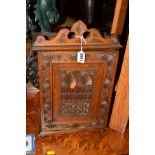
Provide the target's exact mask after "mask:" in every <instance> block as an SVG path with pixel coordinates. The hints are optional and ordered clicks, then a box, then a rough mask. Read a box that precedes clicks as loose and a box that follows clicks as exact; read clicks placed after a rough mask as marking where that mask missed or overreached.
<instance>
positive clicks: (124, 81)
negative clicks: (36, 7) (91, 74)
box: [109, 42, 129, 133]
mask: <svg viewBox="0 0 155 155" xmlns="http://www.w3.org/2000/svg"><path fill="white" fill-rule="evenodd" d="M128 118H129V42H128V43H127V45H126V50H125V55H124V60H123V64H122V69H121V74H120V78H119V81H118V86H117V89H116V96H115V101H114V106H113V111H112V115H111V119H110V124H109V126H110V128H111V129H114V130H116V131H118V132H121V133H124V132H125V129H126V126H127V123H128Z"/></svg>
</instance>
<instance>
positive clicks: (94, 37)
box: [34, 20, 119, 47]
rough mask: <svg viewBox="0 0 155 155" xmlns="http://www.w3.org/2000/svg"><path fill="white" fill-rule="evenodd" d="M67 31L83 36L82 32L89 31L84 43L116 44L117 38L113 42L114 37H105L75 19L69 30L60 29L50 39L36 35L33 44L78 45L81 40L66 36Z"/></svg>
mask: <svg viewBox="0 0 155 155" xmlns="http://www.w3.org/2000/svg"><path fill="white" fill-rule="evenodd" d="M69 33H74V34H75V35H76V36H79V37H80V36H84V33H89V35H88V36H87V37H85V36H84V37H85V40H86V44H88V45H89V44H91V45H93V44H106V45H107V44H109V45H110V44H117V45H119V44H118V42H117V39H116V41H115V43H114V42H113V39H114V37H112V38H113V39H112V40H111V39H105V38H103V37H102V36H101V34H100V32H99V31H98V30H97V29H95V28H91V29H87V26H86V25H85V24H84V23H83V22H82V21H81V20H79V21H77V22H76V23H74V25H73V26H72V28H71V30H69V29H66V28H65V29H61V30H60V31H59V33H58V34H57V36H56V37H55V38H52V39H50V40H46V39H45V38H44V37H43V36H38V37H37V40H36V41H35V43H34V45H35V46H36V47H37V46H55V45H59V46H63V45H69V44H70V45H73V44H74V45H80V42H81V40H80V39H79V38H78V37H75V35H74V38H72V39H70V38H68V35H69Z"/></svg>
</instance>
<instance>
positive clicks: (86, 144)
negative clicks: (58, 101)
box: [26, 85, 129, 155]
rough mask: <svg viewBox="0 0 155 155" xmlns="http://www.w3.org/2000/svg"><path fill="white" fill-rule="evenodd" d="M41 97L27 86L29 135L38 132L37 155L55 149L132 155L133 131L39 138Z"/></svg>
mask: <svg viewBox="0 0 155 155" xmlns="http://www.w3.org/2000/svg"><path fill="white" fill-rule="evenodd" d="M39 106H40V104H39V94H38V92H36V91H32V90H31V88H30V87H29V85H28V86H27V100H26V133H27V134H30V133H34V134H35V138H36V153H35V154H33V155H46V152H47V151H50V150H53V151H55V153H56V155H79V154H80V155H121V154H122V155H128V154H129V132H128V130H126V132H125V133H124V134H123V135H122V134H120V133H118V132H115V131H112V130H111V129H106V131H105V132H100V131H91V132H90V131H82V132H76V133H65V134H55V135H49V136H46V137H44V138H41V137H40V136H39V135H38V122H39V120H38V108H39Z"/></svg>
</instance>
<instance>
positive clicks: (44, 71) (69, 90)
mask: <svg viewBox="0 0 155 155" xmlns="http://www.w3.org/2000/svg"><path fill="white" fill-rule="evenodd" d="M80 36H83V37H84V38H85V41H86V44H83V51H84V52H85V62H84V63H79V62H77V53H78V52H79V51H80V48H81V39H80ZM120 47H121V46H120V44H119V41H118V39H117V37H116V36H114V35H112V36H110V37H109V38H108V39H107V38H103V37H102V36H101V35H100V33H99V31H98V30H96V29H94V28H92V29H87V27H86V25H85V24H84V23H83V22H82V21H80V20H79V21H77V22H76V23H75V24H74V25H73V26H72V28H71V30H68V29H62V30H60V31H59V33H58V34H57V36H56V37H55V38H53V39H50V40H46V39H45V37H44V36H38V37H37V39H36V41H35V43H34V46H33V50H34V51H37V52H38V65H39V82H40V103H41V109H40V120H41V121H40V122H41V123H40V127H41V131H40V134H41V135H43V136H44V135H48V134H53V133H58V132H61V133H62V132H72V131H78V130H84V129H86V130H88V129H100V130H104V129H105V128H106V124H107V119H108V112H109V107H110V101H111V96H112V91H113V85H114V78H115V72H116V67H117V60H118V55H119V48H120Z"/></svg>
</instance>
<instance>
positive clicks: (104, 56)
mask: <svg viewBox="0 0 155 155" xmlns="http://www.w3.org/2000/svg"><path fill="white" fill-rule="evenodd" d="M96 56H97V57H99V58H100V59H101V60H106V61H107V74H106V78H105V80H104V88H103V89H104V90H103V95H102V102H101V108H100V115H101V117H100V123H101V125H103V124H104V117H105V112H106V108H107V103H108V96H109V90H110V85H111V80H112V72H113V66H114V56H113V55H110V54H97V55H96Z"/></svg>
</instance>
